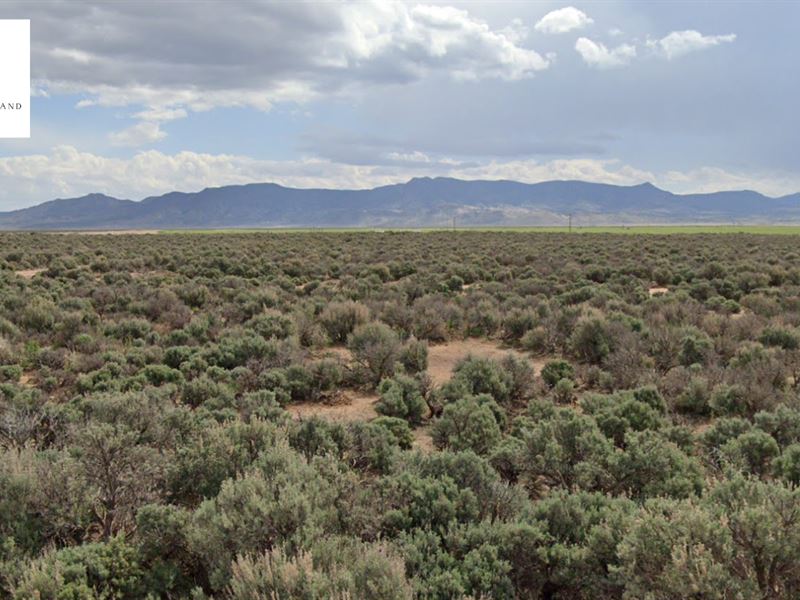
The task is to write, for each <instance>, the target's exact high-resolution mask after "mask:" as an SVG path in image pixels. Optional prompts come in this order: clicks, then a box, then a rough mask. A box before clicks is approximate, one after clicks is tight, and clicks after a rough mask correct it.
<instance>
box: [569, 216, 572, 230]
mask: <svg viewBox="0 0 800 600" xmlns="http://www.w3.org/2000/svg"><path fill="white" fill-rule="evenodd" d="M569 232H570V233H572V213H569Z"/></svg>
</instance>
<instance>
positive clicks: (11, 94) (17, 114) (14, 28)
mask: <svg viewBox="0 0 800 600" xmlns="http://www.w3.org/2000/svg"><path fill="white" fill-rule="evenodd" d="M29 137H31V22H30V20H28V19H0V138H29Z"/></svg>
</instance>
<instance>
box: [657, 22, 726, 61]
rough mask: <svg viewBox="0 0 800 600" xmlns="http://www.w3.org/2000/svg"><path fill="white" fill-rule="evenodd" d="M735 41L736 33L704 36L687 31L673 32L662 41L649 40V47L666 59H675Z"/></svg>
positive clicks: (690, 30)
mask: <svg viewBox="0 0 800 600" xmlns="http://www.w3.org/2000/svg"><path fill="white" fill-rule="evenodd" d="M735 39H736V34H735V33H729V34H726V35H703V34H702V33H700V32H699V31H694V30H692V29H688V30H686V31H673V32H671V33H669V34H668V35H666V36H664V37H663V38H661V39H660V40H648V41H647V45H648V47H650V48H653V49H655V50H656V51H657V52H659V53H660V54H662V55H663V56H665V57H666V58H668V59H673V58H677V57H679V56H683V55H684V54H689V53H690V52H695V51H697V50H704V49H706V48H711V47H713V46H718V45H720V44H724V43H729V42H733V41H734V40H735Z"/></svg>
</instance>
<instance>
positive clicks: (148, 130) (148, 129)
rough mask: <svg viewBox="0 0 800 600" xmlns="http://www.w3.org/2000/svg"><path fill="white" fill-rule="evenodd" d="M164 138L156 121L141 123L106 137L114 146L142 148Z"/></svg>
mask: <svg viewBox="0 0 800 600" xmlns="http://www.w3.org/2000/svg"><path fill="white" fill-rule="evenodd" d="M165 137H167V134H166V133H165V132H164V131H162V130H161V127H160V125H159V124H158V123H157V122H156V121H142V122H140V123H137V124H136V125H132V126H131V127H128V128H127V129H123V130H122V131H115V132H113V133H110V134H109V135H108V139H109V140H110V141H111V143H112V144H114V145H115V146H144V145H145V144H152V143H154V142H157V141H159V140H163V139H164V138H165Z"/></svg>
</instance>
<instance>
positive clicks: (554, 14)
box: [534, 6, 594, 33]
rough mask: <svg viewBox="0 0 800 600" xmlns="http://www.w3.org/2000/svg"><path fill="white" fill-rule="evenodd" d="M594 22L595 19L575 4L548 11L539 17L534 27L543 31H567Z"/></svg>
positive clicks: (581, 27)
mask: <svg viewBox="0 0 800 600" xmlns="http://www.w3.org/2000/svg"><path fill="white" fill-rule="evenodd" d="M592 23H594V21H593V20H592V19H591V18H590V17H588V16H587V15H586V13H585V12H583V11H582V10H578V9H577V8H575V7H574V6H567V7H565V8H559V9H558V10H553V11H550V12H549V13H547V14H546V15H545V16H543V17H542V18H541V19H539V21H538V22H537V23H536V25H535V26H534V29H536V31H541V32H543V33H567V32H568V31H572V30H573V29H583V28H584V27H586V26H587V25H591V24H592Z"/></svg>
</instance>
